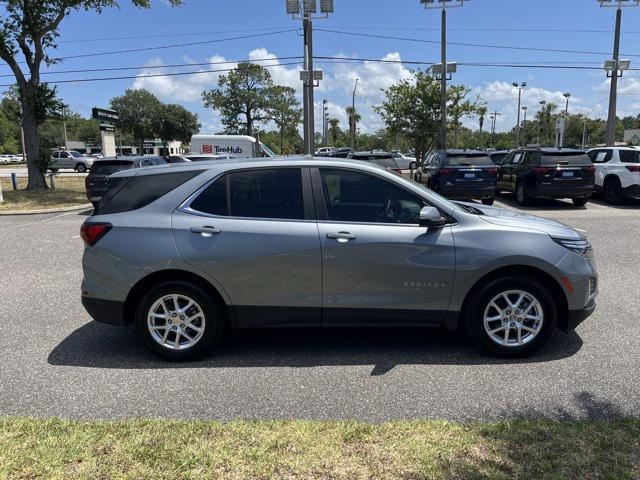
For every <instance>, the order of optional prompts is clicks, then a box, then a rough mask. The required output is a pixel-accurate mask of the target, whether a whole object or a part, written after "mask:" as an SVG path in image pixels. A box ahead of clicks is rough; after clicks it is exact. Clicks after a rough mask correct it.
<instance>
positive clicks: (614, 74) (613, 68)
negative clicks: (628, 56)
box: [598, 0, 640, 147]
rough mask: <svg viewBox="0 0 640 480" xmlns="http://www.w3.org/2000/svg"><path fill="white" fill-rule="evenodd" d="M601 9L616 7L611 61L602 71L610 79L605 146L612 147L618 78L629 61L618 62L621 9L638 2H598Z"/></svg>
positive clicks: (626, 0) (636, 4) (638, 2)
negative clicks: (605, 72)
mask: <svg viewBox="0 0 640 480" xmlns="http://www.w3.org/2000/svg"><path fill="white" fill-rule="evenodd" d="M598 3H600V6H601V7H616V8H617V10H616V29H615V34H614V37H613V59H612V60H607V61H605V62H604V70H606V71H607V77H610V78H611V89H610V91H609V115H608V118H607V137H606V144H607V146H608V147H612V146H613V145H614V143H615V135H616V102H617V95H618V77H621V76H622V72H623V70H628V69H629V63H630V62H629V60H620V25H621V23H622V7H637V6H638V5H640V0H598Z"/></svg>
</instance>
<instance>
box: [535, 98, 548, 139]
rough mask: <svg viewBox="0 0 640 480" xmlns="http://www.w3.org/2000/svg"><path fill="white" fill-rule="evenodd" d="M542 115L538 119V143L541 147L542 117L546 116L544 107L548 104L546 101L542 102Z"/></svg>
mask: <svg viewBox="0 0 640 480" xmlns="http://www.w3.org/2000/svg"><path fill="white" fill-rule="evenodd" d="M539 103H540V115H539V118H538V141H537V142H536V143H537V144H538V145H540V129H541V127H542V116H543V115H544V106H545V105H546V104H547V102H546V101H545V100H540V102H539Z"/></svg>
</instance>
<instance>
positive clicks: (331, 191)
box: [312, 168, 455, 326]
mask: <svg viewBox="0 0 640 480" xmlns="http://www.w3.org/2000/svg"><path fill="white" fill-rule="evenodd" d="M312 177H313V180H314V197H315V199H316V201H317V204H316V207H317V211H318V217H319V221H318V230H319V233H320V242H321V244H322V285H323V325H325V326H331V325H362V324H366V325H380V324H392V325H401V324H417V325H440V324H441V323H442V321H443V319H444V315H445V313H446V311H447V309H448V307H449V299H450V296H451V291H452V288H453V280H454V269H455V253H454V244H453V236H452V232H451V227H449V226H445V227H443V228H440V229H429V230H428V229H427V228H425V227H421V226H419V225H418V219H419V215H420V209H421V208H422V207H423V206H424V205H426V202H425V200H424V199H423V198H422V197H420V196H418V195H416V194H414V193H413V192H410V191H408V190H405V189H404V188H403V187H401V186H399V185H397V184H395V183H394V182H392V181H390V180H389V179H387V178H384V177H382V176H378V175H375V174H372V173H369V172H362V171H357V170H351V169H348V168H320V169H314V170H312Z"/></svg>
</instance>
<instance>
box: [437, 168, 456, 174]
mask: <svg viewBox="0 0 640 480" xmlns="http://www.w3.org/2000/svg"><path fill="white" fill-rule="evenodd" d="M438 173H439V174H440V175H451V174H452V173H453V168H441V169H440V170H438Z"/></svg>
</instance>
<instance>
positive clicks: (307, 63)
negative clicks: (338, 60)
mask: <svg viewBox="0 0 640 480" xmlns="http://www.w3.org/2000/svg"><path fill="white" fill-rule="evenodd" d="M285 4H286V8H287V14H289V15H291V17H292V18H297V19H301V20H302V30H303V33H304V35H303V36H304V70H303V71H302V72H300V80H301V81H302V82H303V83H302V106H303V110H304V129H303V130H304V153H305V154H307V155H313V153H314V152H315V138H314V137H315V133H316V132H315V124H314V123H315V122H314V104H313V102H314V100H313V89H314V87H315V86H316V85H315V82H316V81H319V80H321V79H322V71H321V70H314V69H313V23H312V20H314V19H319V18H329V14H330V13H333V0H320V14H321V15H317V13H318V3H317V0H302V1H301V0H285Z"/></svg>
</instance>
